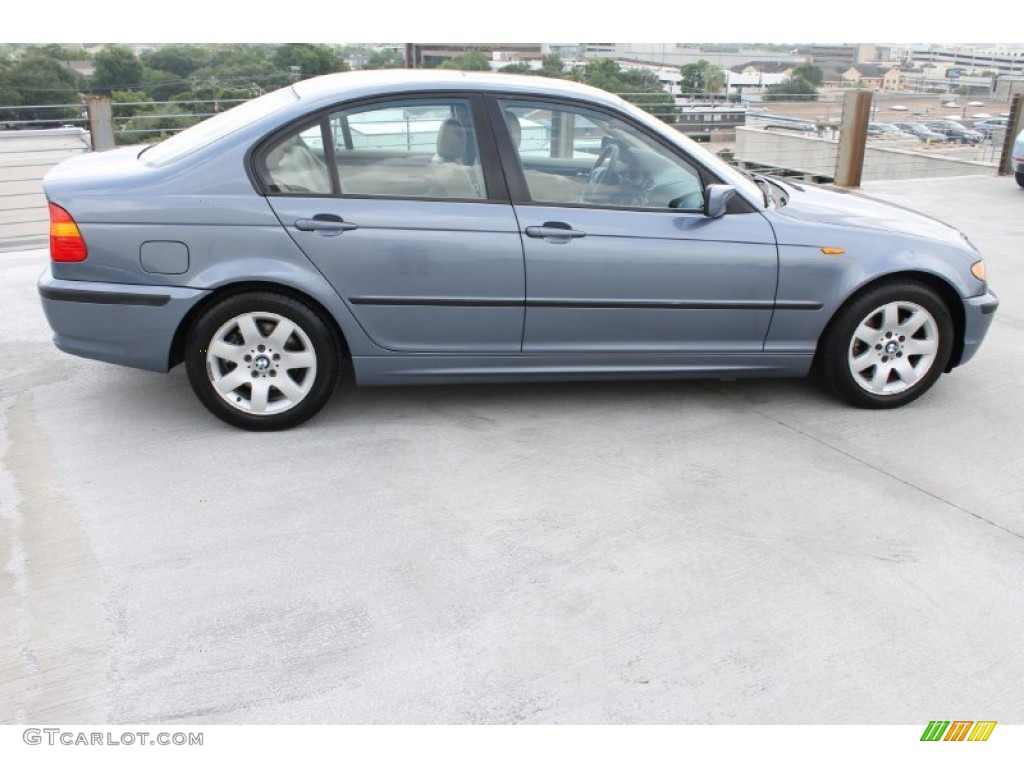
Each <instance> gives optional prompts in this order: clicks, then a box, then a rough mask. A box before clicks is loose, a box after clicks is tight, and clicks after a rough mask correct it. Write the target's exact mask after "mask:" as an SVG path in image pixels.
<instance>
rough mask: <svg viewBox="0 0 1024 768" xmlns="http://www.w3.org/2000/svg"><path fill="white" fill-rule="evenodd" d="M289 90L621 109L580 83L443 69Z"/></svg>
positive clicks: (342, 76)
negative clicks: (451, 94) (475, 96)
mask: <svg viewBox="0 0 1024 768" xmlns="http://www.w3.org/2000/svg"><path fill="white" fill-rule="evenodd" d="M292 88H293V89H294V91H295V93H296V95H297V96H298V97H299V98H300V99H302V100H303V101H307V102H308V101H329V100H334V99H337V97H338V95H339V94H344V96H345V97H346V98H355V97H358V96H361V95H375V94H381V93H396V92H401V91H405V90H410V89H412V90H442V91H448V90H458V91H507V92H510V93H529V94H535V95H538V96H568V97H576V98H583V99H587V100H588V101H595V102H600V103H603V104H606V105H608V106H621V105H622V103H623V100H622V99H620V98H619V97H617V96H615V95H613V94H610V93H608V92H607V91H602V90H600V89H599V88H594V87H592V86H589V85H583V84H582V83H576V82H573V81H571V80H561V79H557V78H550V77H540V76H530V75H512V74H505V73H501V72H459V71H455V70H445V69H375V70H360V71H357V72H338V73H335V74H332V75H321V76H320V77H312V78H309V79H308V80H300V81H299V82H297V83H295V84H294V85H293V86H292Z"/></svg>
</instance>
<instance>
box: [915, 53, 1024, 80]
mask: <svg viewBox="0 0 1024 768" xmlns="http://www.w3.org/2000/svg"><path fill="white" fill-rule="evenodd" d="M912 58H913V63H914V65H915V66H920V67H927V66H929V65H933V66H945V67H956V68H961V69H963V70H964V74H970V75H975V74H976V75H982V74H984V73H986V72H988V73H991V74H993V75H997V76H1003V75H1010V76H1015V75H1017V76H1024V48H1020V47H1017V48H1014V47H1009V46H1007V47H998V46H992V47H981V46H978V47H969V46H933V47H931V48H929V49H928V50H924V51H914V52H913V53H912Z"/></svg>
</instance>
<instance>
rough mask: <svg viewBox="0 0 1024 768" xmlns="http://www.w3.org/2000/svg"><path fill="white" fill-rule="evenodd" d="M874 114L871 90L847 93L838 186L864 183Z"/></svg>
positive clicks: (840, 140)
mask: <svg viewBox="0 0 1024 768" xmlns="http://www.w3.org/2000/svg"><path fill="white" fill-rule="evenodd" d="M870 118H871V91H851V92H850V93H847V94H846V95H845V96H844V98H843V117H842V121H841V123H840V133H839V151H838V153H837V155H836V173H835V184H836V186H837V187H859V186H860V180H861V175H862V174H863V171H864V147H865V145H866V144H867V140H868V122H869V121H870Z"/></svg>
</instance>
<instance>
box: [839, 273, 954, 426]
mask: <svg viewBox="0 0 1024 768" xmlns="http://www.w3.org/2000/svg"><path fill="white" fill-rule="evenodd" d="M918 323H920V325H918ZM911 329H913V330H911ZM901 330H903V331H905V332H904V333H900V331H901ZM954 333H955V330H954V325H953V318H952V316H951V315H950V312H949V308H948V307H947V306H946V304H945V302H944V301H943V300H942V298H941V297H940V296H939V294H938V293H936V292H935V291H934V290H933V289H932V288H930V287H928V286H927V285H924V284H923V283H919V282H916V281H911V280H900V281H893V282H887V283H880V284H878V285H875V286H872V287H870V288H868V289H867V290H866V291H864V292H863V293H861V294H860V295H858V296H856V297H854V298H853V299H852V300H851V301H849V302H848V303H847V304H846V305H844V306H843V307H842V308H841V309H840V310H839V311H838V312H837V313H836V316H835V317H834V319H833V321H832V323H831V325H830V326H829V328H828V330H827V331H826V333H825V335H824V337H823V338H822V342H821V346H820V356H819V364H820V368H821V372H822V375H823V377H824V379H825V381H826V382H827V383H828V384H829V386H830V387H831V388H832V390H833V391H835V392H836V394H838V395H839V396H840V397H842V398H843V399H845V400H846V401H847V402H849V403H850V404H851V405H854V406H857V407H858V408H898V407H900V406H901V405H906V404H907V403H909V402H911V401H913V400H916V399H917V398H919V397H920V396H921V395H923V394H924V393H925V392H927V391H928V390H929V389H930V388H931V386H932V385H933V384H934V383H935V382H936V381H937V380H938V378H939V376H941V375H942V372H943V371H944V370H945V369H946V365H947V364H948V363H949V357H950V354H951V353H952V349H953V335H954Z"/></svg>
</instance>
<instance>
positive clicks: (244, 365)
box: [185, 291, 340, 431]
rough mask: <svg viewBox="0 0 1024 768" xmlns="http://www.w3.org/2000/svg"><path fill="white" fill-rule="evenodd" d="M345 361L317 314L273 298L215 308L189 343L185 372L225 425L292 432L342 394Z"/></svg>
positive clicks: (237, 298) (246, 298)
mask: <svg viewBox="0 0 1024 768" xmlns="http://www.w3.org/2000/svg"><path fill="white" fill-rule="evenodd" d="M250 321H251V322H250ZM243 328H244V329H245V330H243ZM275 332H276V333H275ZM235 347H237V349H236V348H235ZM218 352H220V353H218ZM339 358H340V354H339V350H338V341H337V339H335V337H334V334H333V332H332V331H331V329H330V327H329V326H328V324H327V323H326V322H325V320H324V319H323V318H322V317H321V316H320V315H319V314H318V313H317V312H316V311H315V310H314V309H312V308H311V307H309V306H307V305H306V304H304V303H303V302H301V301H298V300H296V299H293V298H291V297H289V296H284V295H281V294H277V293H272V292H269V291H258V292H256V291H254V292H250V293H237V294H233V295H230V296H226V297H225V298H224V299H222V300H220V301H218V302H216V303H214V304H212V305H211V306H209V307H207V308H206V309H205V310H204V311H203V312H202V313H201V314H200V315H199V317H198V318H197V319H196V321H195V322H194V323H193V325H192V328H191V329H190V331H189V333H188V337H187V339H186V341H185V368H186V370H187V372H188V380H189V383H190V384H191V385H192V389H193V391H194V392H195V393H196V396H197V397H198V398H199V401H200V402H201V403H202V404H203V405H204V406H206V408H207V410H209V411H210V413H212V414H213V415H214V416H216V417H217V418H219V419H221V420H223V421H226V422H227V423H228V424H231V425H232V426H235V427H240V428H241V429H248V430H253V431H270V430H278V429H290V428H291V427H294V426H297V425H298V424H301V423H302V422H304V421H306V419H308V418H310V417H311V416H313V415H314V414H316V413H317V412H318V411H319V410H320V409H321V408H323V407H324V405H325V404H326V403H327V401H328V400H329V399H330V397H331V394H332V393H333V392H334V387H335V385H336V384H337V381H338V366H339ZM236 369H237V370H236ZM250 379H251V381H250ZM236 382H237V384H236ZM218 387H219V388H218Z"/></svg>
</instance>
